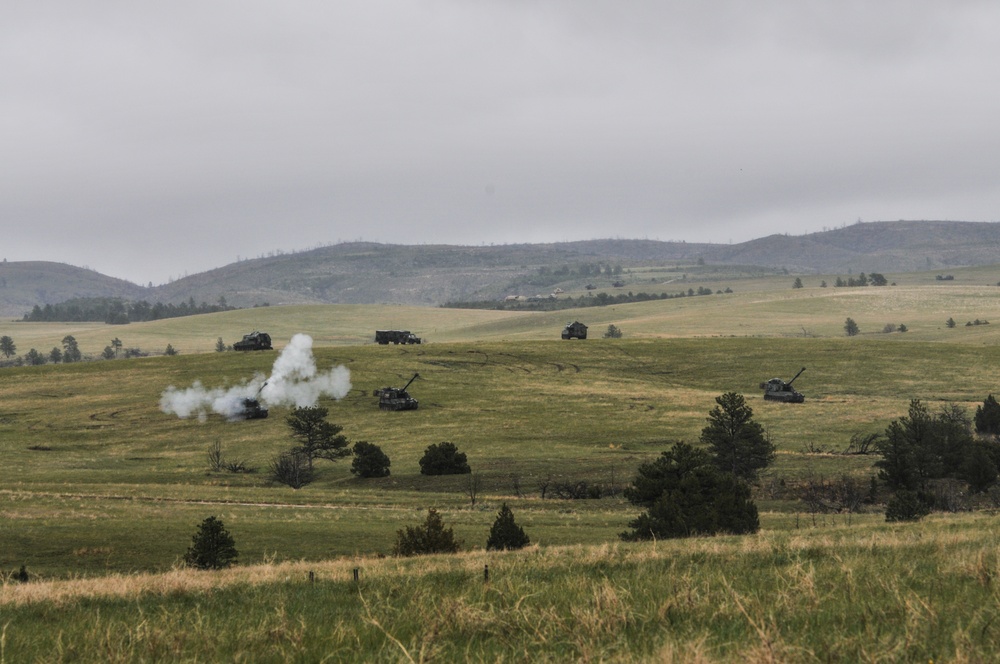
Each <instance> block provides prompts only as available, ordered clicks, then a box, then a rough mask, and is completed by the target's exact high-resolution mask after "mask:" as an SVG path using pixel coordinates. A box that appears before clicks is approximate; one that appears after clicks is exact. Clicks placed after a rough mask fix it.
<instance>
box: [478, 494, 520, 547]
mask: <svg viewBox="0 0 1000 664" xmlns="http://www.w3.org/2000/svg"><path fill="white" fill-rule="evenodd" d="M530 543H531V541H530V540H529V539H528V536H527V535H525V534H524V528H522V527H521V526H519V525H517V524H516V523H515V522H514V513H513V512H511V511H510V508H509V507H507V503H504V504H503V507H501V508H500V511H499V512H498V513H497V518H496V520H495V521H494V522H493V526H492V527H491V528H490V536H489V538H487V540H486V550H487V551H500V550H504V549H508V550H509V549H523V548H524V547H526V546H528V544H530Z"/></svg>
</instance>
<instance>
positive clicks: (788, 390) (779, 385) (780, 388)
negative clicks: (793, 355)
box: [760, 367, 806, 403]
mask: <svg viewBox="0 0 1000 664" xmlns="http://www.w3.org/2000/svg"><path fill="white" fill-rule="evenodd" d="M805 370H806V368H805V367H802V368H801V369H799V372H798V373H797V374H795V376H794V377H792V379H791V380H790V381H788V382H787V383H786V382H785V381H783V380H781V379H780V378H772V379H771V380H769V381H767V382H766V383H761V384H760V389H762V390H764V400H765V401H784V402H785V403H802V402H803V401H805V400H806V398H805V397H804V396H803V395H802V393H801V392H798V391H796V389H795V388H793V387H792V383H794V382H795V379H796V378H798V377H799V376H801V375H802V372H803V371H805Z"/></svg>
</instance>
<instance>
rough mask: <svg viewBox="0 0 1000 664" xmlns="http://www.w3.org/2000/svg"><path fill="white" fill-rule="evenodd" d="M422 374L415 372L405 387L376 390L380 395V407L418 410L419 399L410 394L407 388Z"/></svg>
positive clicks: (376, 394) (376, 393) (383, 408)
mask: <svg viewBox="0 0 1000 664" xmlns="http://www.w3.org/2000/svg"><path fill="white" fill-rule="evenodd" d="M418 376H420V374H418V373H415V374H413V378H411V379H410V380H409V382H408V383H407V384H406V385H404V386H403V387H383V388H382V389H379V390H375V396H377V397H378V407H379V408H381V409H382V410H416V409H417V403H418V402H417V400H416V399H414V398H413V397H411V396H410V393H409V392H407V391H406V388H408V387H409V386H410V383H412V382H413V381H415V380H416V379H417V377H418Z"/></svg>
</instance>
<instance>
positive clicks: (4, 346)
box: [0, 334, 17, 358]
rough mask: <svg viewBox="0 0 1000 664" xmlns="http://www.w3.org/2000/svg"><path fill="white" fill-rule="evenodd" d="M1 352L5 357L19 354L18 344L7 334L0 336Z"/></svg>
mask: <svg viewBox="0 0 1000 664" xmlns="http://www.w3.org/2000/svg"><path fill="white" fill-rule="evenodd" d="M0 353H3V356H4V357H8V358H9V357H14V355H16V354H17V345H15V344H14V340H13V339H12V338H10V337H9V336H7V335H6V334H5V335H3V336H2V337H0Z"/></svg>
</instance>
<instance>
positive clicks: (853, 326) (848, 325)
mask: <svg viewBox="0 0 1000 664" xmlns="http://www.w3.org/2000/svg"><path fill="white" fill-rule="evenodd" d="M844 333H845V334H846V335H847V336H849V337H853V336H857V335H858V334H860V333H861V328H859V327H858V324H857V323H855V322H854V319H853V318H848V319H847V320H846V321H845V322H844Z"/></svg>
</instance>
